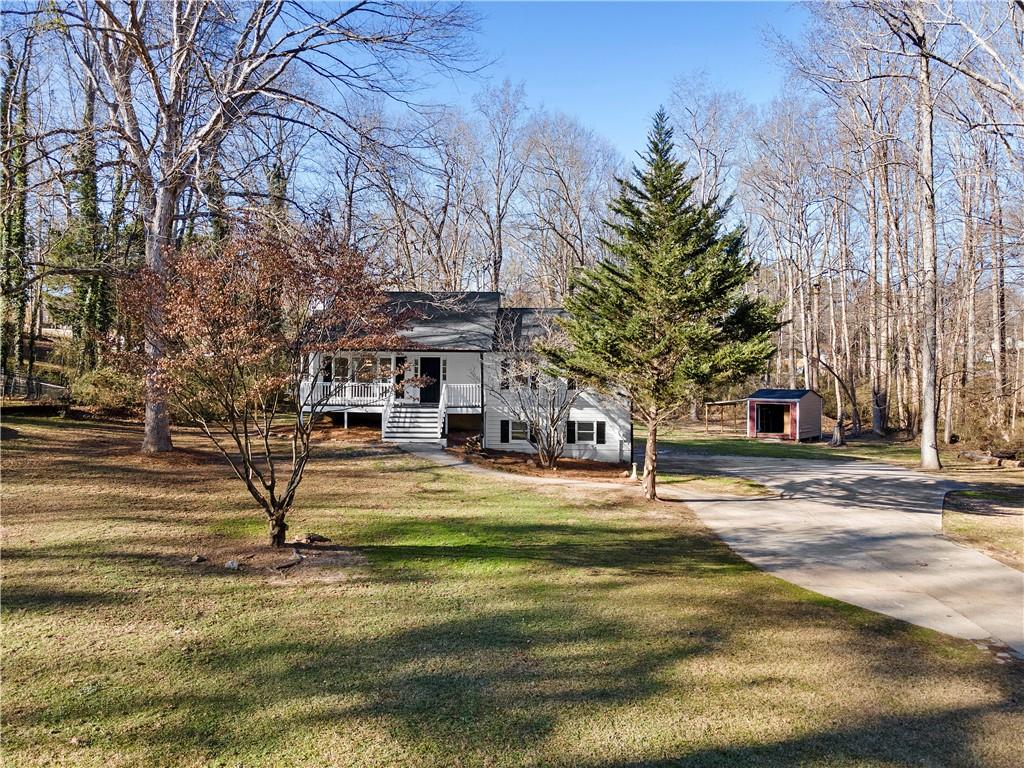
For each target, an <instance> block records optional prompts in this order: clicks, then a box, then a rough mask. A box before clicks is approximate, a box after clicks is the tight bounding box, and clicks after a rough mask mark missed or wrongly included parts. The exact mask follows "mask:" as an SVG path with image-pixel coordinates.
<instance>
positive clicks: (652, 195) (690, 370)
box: [548, 110, 778, 500]
mask: <svg viewBox="0 0 1024 768" xmlns="http://www.w3.org/2000/svg"><path fill="white" fill-rule="evenodd" d="M642 159H643V164H642V166H641V167H635V168H634V169H633V174H632V178H627V179H619V180H618V184H619V194H618V196H617V197H616V198H615V199H614V200H613V201H612V203H611V205H610V209H611V211H612V213H613V214H614V217H613V220H612V221H609V222H607V224H608V226H609V227H610V230H611V232H612V233H613V237H612V238H610V239H609V240H608V241H606V242H604V245H605V246H606V247H607V249H608V251H609V253H610V258H607V259H605V260H603V261H600V262H599V263H598V264H596V265H595V266H594V267H592V268H590V269H586V270H583V271H582V272H581V273H580V274H579V275H578V276H577V278H576V281H575V287H574V290H573V292H572V294H571V295H570V296H569V297H568V298H567V299H566V301H565V309H566V310H567V317H566V318H564V320H563V325H564V328H565V330H566V332H567V334H568V337H569V342H570V343H569V345H568V346H567V348H566V349H563V350H557V349H551V350H548V354H549V356H550V357H551V359H552V361H553V363H554V365H555V367H556V368H558V369H560V371H561V372H562V373H563V374H564V375H566V376H570V377H572V378H575V379H580V380H583V381H586V382H588V383H590V384H593V385H597V386H600V387H604V388H606V389H608V390H610V391H615V392H620V393H623V394H625V395H626V396H628V397H629V399H630V400H631V401H632V407H633V413H634V416H635V417H636V418H638V419H639V420H641V421H643V422H644V423H645V424H646V426H647V447H646V454H645V459H644V495H645V496H646V497H647V498H648V499H652V500H653V499H656V498H657V486H656V473H657V450H656V449H657V439H658V427H659V426H660V425H661V424H663V423H664V422H665V421H666V420H669V419H672V418H675V417H677V416H678V415H679V414H680V413H681V412H682V411H683V409H684V408H685V407H686V406H687V405H688V404H689V403H690V402H691V401H692V399H693V398H694V397H697V396H699V394H700V393H701V392H704V391H707V390H709V389H712V388H714V387H717V386H722V385H724V384H728V383H731V382H735V381H739V380H742V379H745V378H747V377H749V376H750V375H752V374H755V373H758V372H760V371H762V370H763V369H764V367H765V365H766V364H767V362H768V360H769V358H770V357H771V355H772V354H773V352H774V347H773V344H772V333H773V332H774V331H775V330H777V328H778V324H777V323H776V321H775V316H776V312H777V307H775V306H774V305H771V304H769V303H768V302H766V301H764V300H763V299H759V298H753V297H751V296H749V295H747V294H746V293H745V292H744V289H745V287H746V285H747V283H748V281H749V279H750V277H751V275H752V274H753V271H754V265H753V263H752V262H751V261H750V260H749V259H748V258H747V256H746V255H745V252H744V245H743V231H742V229H739V228H737V229H732V230H728V231H727V230H726V229H725V227H724V218H725V216H726V208H727V205H720V204H719V202H718V201H717V200H712V201H710V202H708V203H707V204H706V205H701V204H700V203H699V201H697V200H695V199H694V198H693V187H694V181H695V179H693V178H690V177H688V176H687V175H686V169H685V164H684V163H682V162H679V161H678V160H676V159H675V157H674V154H673V142H672V128H671V127H670V126H669V122H668V117H667V115H666V114H665V111H664V110H659V111H658V113H657V115H655V118H654V125H653V127H652V128H651V131H650V134H649V136H648V142H647V151H646V153H645V154H643V155H642Z"/></svg>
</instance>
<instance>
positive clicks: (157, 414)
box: [142, 187, 176, 453]
mask: <svg viewBox="0 0 1024 768" xmlns="http://www.w3.org/2000/svg"><path fill="white" fill-rule="evenodd" d="M155 197H156V204H155V206H154V208H153V211H152V215H151V216H146V217H145V223H146V266H147V267H149V269H151V270H152V271H153V272H154V273H156V274H158V275H162V274H163V249H164V248H165V247H166V246H168V245H169V244H170V242H171V234H172V230H173V227H174V208H175V197H176V196H175V194H174V191H173V190H172V189H169V188H167V187H160V188H159V189H158V190H157V192H156V195H155ZM160 312H161V310H160V309H159V308H156V307H154V308H153V309H151V310H150V312H149V313H148V314H147V316H146V323H145V335H146V355H147V357H149V362H150V365H151V366H153V367H156V365H157V364H158V363H159V361H160V357H161V354H162V352H161V349H160V344H159V341H158V336H159V329H160V327H161V325H162V324H163V318H162V317H161V316H160V314H158V313H160ZM173 449H174V446H173V445H172V444H171V423H170V419H169V417H168V414H167V403H166V402H165V399H164V392H163V390H162V388H161V387H160V386H159V384H158V383H157V382H156V380H155V379H154V378H153V377H152V376H147V377H146V424H145V433H144V436H143V438H142V451H143V452H144V453H160V452H163V451H170V450H173Z"/></svg>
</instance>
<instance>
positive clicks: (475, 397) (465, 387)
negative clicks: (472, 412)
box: [441, 382, 480, 408]
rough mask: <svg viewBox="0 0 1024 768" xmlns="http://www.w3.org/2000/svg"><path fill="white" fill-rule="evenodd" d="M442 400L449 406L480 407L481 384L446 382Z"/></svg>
mask: <svg viewBox="0 0 1024 768" xmlns="http://www.w3.org/2000/svg"><path fill="white" fill-rule="evenodd" d="M441 402H442V403H443V404H445V405H446V406H447V407H449V408H479V407H480V385H479V384H452V383H450V382H445V384H444V385H443V386H442V397H441Z"/></svg>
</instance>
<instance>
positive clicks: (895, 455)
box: [636, 427, 955, 465]
mask: <svg viewBox="0 0 1024 768" xmlns="http://www.w3.org/2000/svg"><path fill="white" fill-rule="evenodd" d="M645 437H646V433H643V432H642V430H637V438H636V439H637V441H640V440H642V439H644V438H645ZM658 443H659V444H663V445H668V446H671V447H673V448H676V449H677V450H683V451H688V452H691V453H706V454H718V455H722V456H767V457H774V458H797V459H832V460H836V461H844V460H845V461H850V460H858V459H859V460H864V459H867V460H871V461H889V462H893V463H896V464H908V465H913V464H916V463H918V461H920V458H921V450H920V448H919V447H918V446H917V445H916V444H914V443H913V442H896V441H891V440H881V439H878V438H876V437H874V436H870V435H863V436H860V437H850V438H848V440H847V444H846V445H845V446H842V447H840V448H832V447H830V446H829V444H828V442H827V441H821V442H815V443H794V442H790V441H785V442H783V441H770V440H752V439H749V438H746V437H738V436H732V435H720V434H715V433H714V432H712V433H711V434H707V435H706V434H704V432H703V430H699V429H694V428H686V427H676V428H669V429H663V430H661V431H659V433H658ZM954 457H955V452H950V451H944V452H943V459H944V460H947V461H948V460H951V459H952V458H954Z"/></svg>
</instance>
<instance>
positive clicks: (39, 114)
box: [0, 0, 1024, 447]
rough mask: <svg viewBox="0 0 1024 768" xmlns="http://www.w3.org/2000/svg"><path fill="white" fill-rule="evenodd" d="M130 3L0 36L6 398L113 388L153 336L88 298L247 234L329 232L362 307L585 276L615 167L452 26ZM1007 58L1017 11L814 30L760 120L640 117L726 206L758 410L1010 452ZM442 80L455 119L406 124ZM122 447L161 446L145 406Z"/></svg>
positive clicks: (45, 13)
mask: <svg viewBox="0 0 1024 768" xmlns="http://www.w3.org/2000/svg"><path fill="white" fill-rule="evenodd" d="M133 7H134V6H130V5H127V4H126V5H121V4H117V3H115V4H104V5H102V6H99V5H96V4H91V3H84V2H82V3H77V2H74V3H72V2H68V3H57V4H46V5H40V6H36V5H34V4H23V5H16V4H8V5H6V6H5V7H4V9H3V13H4V25H3V29H4V32H3V40H2V50H0V56H2V66H0V69H2V73H0V74H2V79H0V159H2V171H3V176H2V180H0V181H2V183H0V187H2V194H3V199H2V219H3V220H2V227H0V238H2V250H3V253H2V264H3V275H2V283H3V306H2V320H3V323H2V329H3V339H2V352H3V354H2V363H3V367H4V370H5V371H6V372H13V371H16V370H18V371H21V372H27V373H29V374H30V375H35V376H52V377H57V376H58V375H64V376H70V377H71V378H72V379H73V381H74V383H75V385H76V389H77V391H79V392H86V391H94V390H95V389H96V388H95V387H93V388H92V389H91V390H90V387H89V386H88V385H89V384H90V382H93V381H95V379H96V377H97V376H98V375H103V376H106V377H107V378H106V379H104V380H105V381H107V382H109V381H110V380H111V379H110V374H109V371H107V366H106V363H105V353H106V350H107V349H108V347H107V346H106V345H108V344H110V343H113V344H115V345H122V346H132V345H134V344H135V343H136V342H138V341H139V340H145V339H146V338H147V337H148V336H150V335H151V334H147V329H146V328H145V327H144V326H143V327H140V324H138V323H136V322H133V321H132V319H131V318H130V317H126V316H122V314H121V313H119V312H118V311H117V305H118V303H117V300H116V299H117V297H116V295H115V294H116V286H115V282H114V280H113V278H114V277H115V276H118V275H121V274H125V273H131V272H133V271H134V270H137V269H138V268H139V267H140V266H141V265H143V264H148V265H149V267H150V269H155V270H156V271H158V272H159V270H160V266H161V258H162V257H161V253H162V251H161V248H163V247H166V246H181V245H184V244H187V243H189V242H193V241H196V240H203V239H210V240H219V239H222V238H224V237H225V236H226V234H227V233H228V231H229V229H230V227H231V223H232V221H234V220H236V219H237V218H238V217H239V216H243V215H246V216H248V215H252V214H253V213H254V212H259V214H260V215H261V216H262V215H268V216H277V217H281V218H282V220H286V219H291V220H301V219H305V218H308V217H310V216H312V215H314V214H315V215H317V216H326V217H328V218H329V220H330V221H331V222H332V224H333V225H334V227H335V228H336V229H337V230H338V232H339V233H340V236H341V238H342V240H343V241H344V242H345V243H346V244H347V245H348V246H349V247H351V248H354V249H356V250H358V251H359V252H360V253H361V254H362V255H363V256H364V257H365V258H366V259H367V261H368V262H369V263H371V264H373V265H374V267H375V268H377V269H379V271H380V273H381V274H385V275H387V276H388V281H389V282H390V283H393V286H388V287H395V288H410V289H412V288H416V289H444V290H457V289H486V290H502V291H504V292H505V293H506V294H507V295H508V296H509V301H510V303H516V304H524V305H540V306H554V305H559V304H561V303H562V302H563V299H564V298H565V297H566V296H567V295H568V294H569V293H570V292H571V291H572V290H573V288H572V284H573V277H574V274H575V273H576V272H577V271H578V270H579V269H580V268H581V267H587V266H591V265H593V264H594V263H596V262H597V261H598V260H599V259H601V258H603V257H606V256H608V255H609V254H608V253H607V252H606V250H605V248H604V246H603V245H602V244H601V243H602V238H605V237H607V235H608V229H607V226H606V224H605V223H604V221H605V220H606V219H608V218H609V216H610V213H609V210H608V202H609V200H610V199H611V197H612V196H613V194H614V192H615V189H616V185H615V177H616V176H622V175H623V173H624V172H625V168H626V166H627V165H628V163H627V162H626V160H627V159H628V158H622V157H621V156H620V155H619V153H618V152H617V151H616V149H615V148H613V147H612V146H611V145H610V144H609V143H608V142H607V141H605V140H604V139H603V138H602V137H600V136H599V135H597V134H595V133H594V132H593V131H592V130H590V129H589V128H588V127H587V126H585V125H583V124H581V123H580V122H579V121H578V120H577V119H575V118H573V117H571V116H568V115H564V114H560V113H558V112H557V110H542V109H539V108H536V107H535V106H533V105H532V103H531V101H530V93H529V90H528V85H529V84H527V85H526V86H522V85H519V84H515V83H509V82H496V83H492V84H490V85H488V84H487V83H486V82H485V81H484V79H483V77H482V76H479V75H472V74H470V73H464V72H463V71H464V70H471V69H474V68H475V67H476V66H477V64H478V62H477V59H476V58H475V57H474V53H473V51H472V50H471V48H470V44H469V42H470V38H469V37H468V36H467V34H468V32H469V31H470V30H471V29H472V25H473V19H472V18H471V16H470V15H469V14H467V13H466V12H465V10H464V9H461V8H458V7H453V6H441V5H429V6H425V7H423V8H416V9H413V8H411V7H408V6H404V5H398V4H391V3H371V4H359V5H355V6H347V5H328V4H321V5H316V6H310V7H308V8H303V10H302V14H305V15H300V16H296V15H294V14H292V13H291V11H289V10H288V9H294V7H293V6H291V5H290V4H288V3H284V2H261V3H253V4H250V5H246V6H244V7H243V6H238V7H231V8H230V9H228V8H227V7H226V6H222V5H221V4H219V3H213V2H182V3H169V4H153V5H145V6H144V7H145V9H146V10H145V14H144V15H138V14H137V13H133V12H132V10H131V9H132V8H133ZM140 7H142V6H140ZM310 9H312V10H310ZM314 14H315V15H314ZM1022 40H1024V6H1022V5H1021V3H1020V2H1016V1H1015V0H998V1H994V2H990V3H971V4H953V3H951V2H947V1H946V0H919V1H915V2H900V3H883V2H876V1H875V0H856V1H854V2H845V3H838V4H829V5H817V6H814V9H813V20H812V23H811V25H810V27H809V28H808V29H807V33H806V39H805V40H779V41H778V42H777V43H776V45H775V46H774V50H775V54H774V55H775V58H776V60H777V62H778V63H779V65H780V66H782V67H784V68H786V69H787V70H788V71H789V73H790V75H791V85H790V87H789V88H788V89H787V90H786V92H784V93H783V94H782V95H780V96H779V97H778V98H777V99H776V100H775V101H773V102H772V103H770V104H767V105H761V106H755V105H746V104H744V103H743V102H742V99H741V98H740V97H738V96H737V95H736V94H731V93H728V92H724V91H721V90H719V89H717V88H716V87H715V85H714V84H713V83H711V82H709V81H708V79H707V78H706V77H703V76H701V75H700V74H689V75H687V76H685V77H681V78H680V79H679V80H678V81H677V84H676V87H675V89H674V91H673V92H672V93H666V94H665V98H664V101H665V104H666V105H667V107H668V109H669V118H670V121H671V123H672V124H673V126H674V127H675V131H676V132H675V138H676V147H677V150H676V151H677V152H678V153H679V154H680V156H681V157H683V158H684V159H686V160H687V161H688V164H687V173H688V174H691V175H694V176H696V181H695V184H694V195H695V196H696V198H697V199H698V200H699V201H700V202H702V203H703V202H707V201H708V200H711V199H713V198H714V197H716V196H718V198H719V199H720V200H722V201H724V200H725V199H726V198H729V197H731V198H732V204H731V206H730V207H729V214H728V216H729V224H730V226H731V225H737V224H739V225H743V226H744V227H745V230H746V238H745V242H746V244H747V247H748V249H749V253H750V255H751V256H752V258H753V259H754V261H755V262H756V264H757V266H758V269H757V271H756V274H755V277H754V281H753V283H752V285H751V287H750V289H749V290H750V291H751V292H754V293H757V294H759V295H761V296H763V297H765V298H767V299H769V300H770V301H772V302H778V303H780V305H781V307H782V309H781V310H780V314H779V318H778V319H779V320H780V321H782V323H783V326H782V328H781V329H780V330H779V331H778V332H777V334H776V337H775V340H776V342H777V345H778V350H779V352H778V354H777V355H776V356H775V357H774V358H773V359H772V361H771V362H770V364H769V366H768V370H767V371H766V377H767V378H768V379H769V380H770V382H771V383H773V384H778V385H781V386H791V387H804V386H806V387H813V388H816V389H818V390H819V391H821V392H822V393H823V394H824V395H825V397H826V399H827V406H826V409H827V410H828V411H829V412H830V413H831V414H832V415H838V414H840V413H841V414H844V415H845V416H846V419H847V420H848V421H850V422H852V425H853V427H854V428H861V427H862V428H864V429H866V430H867V429H870V430H874V431H875V432H878V433H885V432H888V431H893V430H899V431H904V432H906V433H907V434H909V435H918V434H921V433H922V432H923V433H925V443H926V444H930V443H931V442H932V440H933V437H934V440H935V441H937V442H938V443H942V442H953V441H955V440H957V439H970V440H977V441H982V442H985V443H986V444H992V445H996V444H1003V443H1009V442H1015V441H1016V442H1019V441H1020V440H1021V435H1022V434H1024V282H1022V280H1024V278H1022V270H1024V265H1022V256H1021V253H1022V248H1024V234H1022V233H1024V160H1022V158H1024V153H1022V146H1021V138H1020V135H1021V125H1022V124H1024V71H1022V70H1024V64H1022V62H1024V50H1022V42H1021V41H1022ZM203 62H206V63H208V64H209V66H204V65H203ZM343 65H344V66H343ZM439 71H440V72H443V73H446V74H449V75H454V76H456V77H463V76H464V75H465V76H466V77H473V76H476V77H477V78H478V82H477V83H475V84H474V85H473V88H474V89H475V90H476V91H477V95H476V97H475V98H474V99H472V100H471V101H468V102H467V104H466V105H465V106H464V107H461V108H460V107H455V106H450V105H449V106H444V105H438V104H432V103H430V102H431V99H430V98H429V91H424V90H422V89H421V86H427V85H429V83H430V82H431V80H432V77H433V75H434V74H436V73H437V72H439ZM485 74H486V72H485ZM656 107H657V105H655V104H651V105H649V111H650V112H651V113H653V112H654V110H655V108H656ZM58 329H67V332H68V333H69V334H70V338H69V339H63V337H62V336H61V335H60V333H58V332H57V330H58ZM61 333H63V331H61ZM101 339H102V340H105V341H104V342H103V343H100V340H101ZM54 345H56V347H55V346H54ZM150 352H151V355H158V354H159V350H158V349H156V348H155V347H153V346H152V344H151V350H150ZM57 363H60V364H59V365H58V364H57ZM749 383H754V382H749ZM746 386H747V385H746V384H745V385H742V386H738V388H746ZM108 389H109V387H108ZM703 394H704V395H713V394H714V395H717V394H722V395H724V394H726V393H710V392H709V393H703ZM159 400H160V398H159V396H158V394H155V393H152V392H151V393H150V396H149V401H150V403H151V405H153V404H158V403H159ZM150 423H151V427H152V429H151V430H150V437H151V438H152V442H151V445H152V446H155V447H160V445H162V444H163V443H162V442H161V441H162V439H163V437H165V434H164V432H165V430H164V429H163V427H162V425H161V424H162V423H161V418H160V413H159V407H158V406H157V411H155V412H152V413H151V416H150Z"/></svg>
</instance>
